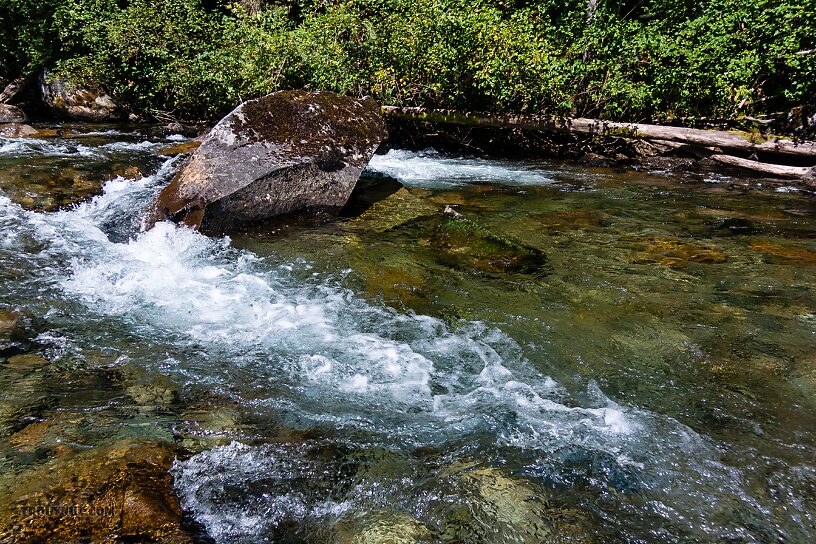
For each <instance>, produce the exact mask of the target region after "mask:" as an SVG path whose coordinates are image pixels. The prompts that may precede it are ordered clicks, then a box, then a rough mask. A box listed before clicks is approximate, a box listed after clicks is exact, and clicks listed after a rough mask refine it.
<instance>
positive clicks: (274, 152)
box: [150, 91, 386, 233]
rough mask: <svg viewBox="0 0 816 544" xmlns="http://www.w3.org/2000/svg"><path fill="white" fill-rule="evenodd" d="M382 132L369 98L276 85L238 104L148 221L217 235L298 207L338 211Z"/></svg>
mask: <svg viewBox="0 0 816 544" xmlns="http://www.w3.org/2000/svg"><path fill="white" fill-rule="evenodd" d="M385 136H386V130H385V124H384V123H383V120H382V119H381V118H380V114H379V108H378V107H377V105H376V104H375V103H374V101H373V100H370V99H362V100H360V99H354V98H350V97H345V96H340V95H337V94H334V93H328V92H318V93H310V92H306V91H281V92H277V93H272V94H270V95H267V96H264V97H261V98H258V99H256V100H250V101H248V102H244V103H243V104H241V105H240V106H238V107H237V108H236V109H235V110H233V111H232V112H231V113H230V114H229V115H227V116H226V117H224V118H223V119H222V120H221V121H220V122H219V123H218V124H217V125H216V126H215V127H213V129H212V130H211V131H210V133H209V134H208V135H207V136H206V137H205V138H204V140H203V142H202V143H201V146H200V147H199V148H198V149H197V150H196V151H195V152H194V153H193V155H192V157H191V158H190V161H189V162H188V163H187V165H186V166H184V168H183V169H182V170H181V171H180V172H179V174H178V175H177V176H176V178H175V179H174V180H173V181H172V182H171V183H170V185H169V186H168V187H166V188H165V189H164V190H163V191H162V192H161V194H160V195H159V197H158V199H157V201H156V203H155V205H154V209H153V212H152V214H151V219H150V221H151V222H154V223H155V222H156V221H161V220H164V219H169V220H172V221H175V222H183V223H184V224H186V225H188V226H190V227H194V228H198V229H201V230H202V231H203V232H207V233H220V232H223V231H224V230H229V229H231V228H233V227H235V226H238V225H241V224H245V223H250V222H253V221H260V220H263V219H269V218H271V217H275V216H279V215H284V214H289V213H294V212H299V211H303V210H309V209H324V210H325V209H329V210H338V211H339V210H340V209H341V208H342V207H343V206H344V205H345V204H346V202H347V200H348V198H349V195H350V194H351V192H352V189H354V185H355V183H356V182H357V179H358V178H359V177H360V174H361V173H362V171H363V168H365V167H366V165H367V164H368V161H369V160H370V159H371V156H372V155H373V154H374V151H375V150H376V148H377V146H379V144H380V142H381V141H382V140H383V139H384V138H385Z"/></svg>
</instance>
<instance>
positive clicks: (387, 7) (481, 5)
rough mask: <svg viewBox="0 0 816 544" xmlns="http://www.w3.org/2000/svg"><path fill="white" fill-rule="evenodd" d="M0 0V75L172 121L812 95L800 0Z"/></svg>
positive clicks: (813, 56)
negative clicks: (267, 112)
mask: <svg viewBox="0 0 816 544" xmlns="http://www.w3.org/2000/svg"><path fill="white" fill-rule="evenodd" d="M6 2H7V3H6V5H4V7H2V8H0V16H2V17H3V19H2V21H0V24H1V25H2V27H3V29H4V32H9V33H10V35H13V36H14V39H12V40H6V42H5V43H3V44H0V66H2V67H5V69H6V72H7V74H6V75H7V78H8V77H11V76H13V75H15V74H16V73H24V72H27V71H32V70H35V69H38V68H41V67H43V66H48V67H55V68H56V69H57V71H58V73H60V74H61V75H62V76H64V77H69V78H71V79H73V80H75V81H76V82H78V83H82V84H85V85H101V86H104V87H106V88H108V89H109V90H111V91H113V92H114V93H116V95H117V96H118V97H120V99H121V100H124V101H126V102H127V103H129V104H130V105H131V107H133V108H134V109H135V110H137V111H148V112H159V111H168V112H170V113H171V114H172V115H175V116H180V117H209V116H215V115H218V114H221V113H223V112H224V111H225V110H228V109H229V108H231V107H233V106H234V105H235V104H236V103H237V102H238V101H240V100H241V99H246V98H250V97H254V96H258V95H260V94H263V93H266V92H269V91H272V90H275V89H279V88H292V87H306V88H312V89H328V90H334V91H337V92H341V93H349V94H355V95H363V94H370V95H373V96H374V97H375V98H377V99H378V100H380V101H381V102H383V103H386V104H396V105H406V106H414V105H418V106H427V107H436V108H455V109H461V110H481V111H489V112H528V113H529V112H543V113H551V114H570V115H582V116H597V117H606V118H613V119H630V120H637V119H643V118H650V117H701V116H717V117H739V116H742V115H758V114H768V113H775V112H781V111H787V110H788V109H790V108H792V107H794V106H797V105H802V104H805V103H807V102H808V101H811V102H812V101H813V98H812V97H813V96H814V95H815V94H816V53H814V52H813V51H812V50H814V49H816V3H813V2H804V1H802V0H776V1H773V2H772V1H770V0H703V1H700V0H698V1H695V2H691V1H689V0H639V1H635V0H624V1H619V2H610V1H604V0H598V2H597V4H596V7H595V9H594V11H592V12H590V11H589V10H588V7H589V3H588V2H587V0H581V1H577V0H562V1H557V0H527V1H525V0H475V1H464V0H319V1H311V0H301V1H296V0H295V1H288V2H287V1H263V0H243V1H242V2H236V3H230V2H227V1H226V0H222V1H218V0H44V1H41V2H30V1H29V0H6ZM32 6H36V7H32Z"/></svg>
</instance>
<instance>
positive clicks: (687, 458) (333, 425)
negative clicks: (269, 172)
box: [0, 134, 816, 543]
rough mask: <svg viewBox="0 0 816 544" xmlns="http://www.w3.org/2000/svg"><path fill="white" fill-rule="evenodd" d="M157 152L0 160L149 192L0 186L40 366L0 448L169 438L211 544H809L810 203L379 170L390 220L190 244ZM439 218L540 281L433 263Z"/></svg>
mask: <svg viewBox="0 0 816 544" xmlns="http://www.w3.org/2000/svg"><path fill="white" fill-rule="evenodd" d="M108 136H109V138H110V139H113V140H116V138H118V137H120V135H116V134H111V135H108ZM154 142H155V143H141V142H139V141H136V142H129V143H127V142H126V145H123V144H120V143H118V142H117V141H113V142H111V141H106V140H105V139H101V140H100V141H98V142H96V145H95V146H89V147H88V148H87V149H85V146H84V145H83V146H76V145H74V146H73V147H72V146H71V145H72V144H71V142H62V141H46V142H44V143H35V144H30V143H28V142H24V147H22V148H19V149H17V151H13V150H12V151H9V161H16V162H15V164H16V163H17V162H19V161H20V160H22V159H21V157H25V156H28V154H32V156H36V157H38V159H39V160H42V161H58V160H60V161H61V160H63V159H64V158H66V157H67V158H69V159H70V158H71V157H74V158H76V160H79V157H85V156H96V157H100V163H104V162H105V161H106V160H109V159H110V154H111V153H113V154H116V153H122V154H124V155H126V156H128V157H130V159H129V160H141V161H142V162H143V163H146V164H153V165H154V166H153V171H154V172H155V174H153V175H150V176H147V177H143V178H140V179H137V180H125V179H123V178H114V179H113V180H112V181H110V182H108V183H107V184H106V185H105V187H104V194H102V195H101V196H97V197H96V198H94V199H93V200H91V201H88V202H86V203H83V204H80V205H78V206H76V207H74V208H71V209H68V210H63V211H57V212H53V213H48V214H43V213H37V212H34V211H26V210H25V209H24V208H22V207H20V205H18V204H17V203H15V202H12V200H10V199H9V198H8V197H2V196H0V229H1V232H2V238H1V239H0V264H2V266H3V272H2V275H1V276H0V281H1V282H2V283H1V284H0V305H2V307H3V308H4V309H14V310H16V311H22V312H25V313H27V314H29V315H31V316H32V320H33V322H34V325H33V327H34V328H35V329H36V333H37V336H36V338H35V340H34V341H33V342H32V345H31V346H29V349H32V350H34V351H36V352H38V353H40V354H42V355H44V356H45V358H46V359H47V360H48V361H49V363H50V364H49V365H48V366H47V367H45V368H44V369H38V370H37V371H36V372H33V373H28V374H20V373H17V374H15V373H11V372H9V373H7V374H6V376H4V380H5V383H4V384H3V385H4V387H5V389H6V391H7V392H8V395H9V396H8V398H9V399H11V400H10V401H9V402H11V403H12V405H13V407H14V410H7V411H5V412H3V414H0V415H4V417H5V419H4V420H3V421H2V423H3V429H4V437H5V436H13V433H14V432H15V431H18V430H20V429H21V428H23V427H24V426H25V424H26V422H28V421H32V420H37V419H45V420H49V419H55V420H59V418H60V417H64V414H65V413H70V414H74V415H76V416H77V417H78V418H79V419H80V420H81V421H83V422H84V423H83V425H79V426H78V427H76V428H74V427H70V426H69V428H68V429H67V430H65V431H64V434H65V435H66V436H65V437H62V438H63V439H66V438H67V439H70V442H71V443H72V444H74V445H76V446H77V447H83V448H87V447H93V446H94V444H98V443H102V442H104V441H105V440H110V439H114V438H117V437H122V436H135V437H138V438H143V439H154V440H155V439H161V440H170V441H175V442H176V443H178V444H179V447H180V448H181V449H180V457H179V461H177V463H176V465H175V467H174V469H173V473H174V476H175V478H176V487H177V490H178V493H179V495H180V497H181V498H182V504H183V505H184V507H185V508H186V510H187V511H188V513H189V514H190V515H191V516H192V517H194V518H195V519H196V520H198V521H199V522H200V523H201V524H202V525H203V526H204V528H205V529H206V530H207V532H208V533H209V534H210V535H211V536H212V537H213V538H214V539H215V540H216V541H219V542H259V541H279V540H284V539H290V540H289V541H291V540H292V539H294V540H295V541H304V542H327V541H342V542H352V541H354V540H353V538H357V537H360V538H362V537H361V536H360V535H363V536H365V535H373V534H378V533H377V531H378V530H379V529H377V528H378V527H390V529H388V530H391V531H394V530H397V529H398V530H399V531H401V533H400V534H402V535H403V536H404V537H405V535H410V537H411V538H410V539H408V540H406V541H408V542H415V541H446V542H491V543H492V542H541V541H569V540H568V538H572V539H573V540H572V541H620V542H625V541H632V542H637V541H646V542H666V541H678V542H681V541H682V542H685V541H702V542H721V541H735V542H769V541H774V540H785V541H789V542H810V541H811V540H812V537H813V534H814V531H816V529H815V528H814V515H815V514H816V472H814V467H813V464H812V459H813V458H814V456H813V453H814V445H815V444H814V439H813V434H812V433H813V430H814V423H816V417H814V412H813V408H814V406H813V391H814V386H816V376H815V375H814V365H816V363H815V362H814V359H813V353H814V350H813V347H814V334H815V330H814V329H816V318H814V312H815V311H816V302H814V301H816V297H815V296H814V285H816V275H814V266H813V265H814V262H816V259H814V255H816V251H814V244H813V240H814V233H816V221H814V220H815V219H816V213H814V212H815V210H814V206H813V200H812V195H810V194H807V193H791V192H778V191H776V187H768V188H766V187H763V186H761V185H758V184H757V183H756V182H746V181H742V180H732V179H726V178H718V179H717V183H706V181H711V180H710V179H709V180H704V179H703V177H700V178H699V179H696V178H694V177H687V178H684V179H670V178H666V177H660V176H655V175H650V174H647V173H623V174H622V173H615V172H612V171H610V170H602V169H596V170H587V169H577V168H575V167H569V166H564V165H558V164H546V163H543V164H541V163H539V164H537V163H501V162H487V161H475V160H470V159H453V158H445V157H441V156H438V155H436V154H434V153H431V152H427V153H422V154H413V153H408V152H391V153H389V154H388V155H386V156H384V157H377V158H375V160H374V161H373V162H372V166H371V168H372V170H376V171H379V172H382V173H387V174H389V175H392V176H395V177H398V178H400V179H401V180H402V181H403V183H404V184H405V185H406V186H407V187H409V189H410V191H409V196H410V198H408V197H406V200H404V201H402V202H401V203H400V204H399V206H398V207H397V208H398V209H399V210H401V211H402V212H404V211H405V209H406V208H408V209H416V211H417V212H416V213H415V214H413V215H412V216H410V220H404V221H398V222H396V224H394V222H393V221H390V222H387V223H388V224H387V226H388V227H389V228H383V225H382V224H381V222H380V219H378V218H376V217H375V218H373V219H372V218H370V217H369V218H368V219H367V216H366V215H365V214H364V215H363V216H362V217H360V218H352V219H348V220H341V221H331V222H323V223H318V224H314V223H313V224H308V225H295V226H290V227H286V228H283V229H281V228H280V227H279V226H276V227H275V228H274V229H271V228H270V229H267V228H264V227H258V228H253V229H250V230H248V231H247V232H244V233H239V234H236V235H234V236H233V238H232V239H226V238H224V239H210V238H206V237H203V236H201V235H199V234H197V233H195V232H192V231H189V230H186V229H179V228H176V227H175V226H172V225H169V224H160V225H159V226H158V227H156V228H154V229H153V230H151V231H149V232H146V233H144V232H141V217H142V211H143V209H144V207H145V206H146V205H147V203H148V202H149V201H150V199H151V197H152V196H153V195H154V194H155V192H156V191H157V190H158V189H159V188H160V187H161V186H162V185H163V184H164V183H166V181H167V180H168V179H169V177H170V176H171V175H172V173H173V172H174V169H175V162H174V161H172V160H166V161H162V160H158V159H154V158H153V155H152V153H153V151H154V150H155V148H156V147H157V146H158V145H159V144H160V143H161V142H160V141H157V140H154ZM17 143H19V142H11V143H8V142H7V143H3V144H2V146H3V147H2V149H6V147H7V146H10V145H13V144H17ZM25 146H27V147H25ZM32 146H35V147H36V146H40V147H39V148H38V150H32ZM134 154H135V158H134ZM103 156H104V158H101V157H103ZM151 161H155V162H153V163H151ZM2 176H3V172H2V171H0V177H2ZM444 205H454V206H456V208H457V210H459V211H460V212H461V213H463V214H465V215H466V216H467V217H469V218H471V219H474V220H477V221H479V222H480V224H482V225H483V226H485V227H486V228H488V229H491V230H493V231H495V232H496V233H498V234H500V235H501V236H509V237H513V238H515V239H516V240H519V241H522V242H523V243H525V244H528V245H530V246H533V247H536V248H538V249H540V250H542V251H544V253H545V254H546V256H547V258H548V260H549V263H548V267H547V273H546V274H536V275H529V274H521V273H510V272H508V273H486V272H484V271H481V270H479V269H476V268H473V267H472V266H470V265H469V263H468V262H467V261H461V262H459V263H458V264H457V262H455V261H454V262H452V261H451V259H450V258H445V259H440V256H439V250H438V249H436V248H435V247H434V245H433V243H432V240H433V236H434V229H435V227H434V224H433V220H434V218H435V217H436V216H437V215H438V213H439V212H440V210H441V208H442V207H443V206H444ZM397 208H395V209H390V210H389V209H387V208H386V213H385V216H386V217H389V218H390V217H393V216H395V215H396V209H397ZM429 240H430V241H429ZM89 376H90V377H91V378H89ZM100 383H104V384H105V386H100V385H99V384H100ZM168 390H170V391H174V392H175V395H176V396H174V395H173V394H170V395H169V396H168V395H166V394H165V393H164V392H165V391H168ZM15 395H17V396H19V397H23V396H25V397H26V399H27V400H23V399H18V398H17V396H15ZM32 395H33V397H32ZM146 396H147V397H149V400H148V401H147V402H144V401H143V399H144V398H145V397H146ZM32 398H34V399H37V400H36V402H33V401H32V400H31V399H32ZM167 399H169V400H167ZM15 403H16V404H15ZM9 413H10V414H11V415H7V414H9ZM60 414H62V416H61V415H60ZM90 428H93V430H90ZM4 440H6V438H4ZM4 444H5V442H4ZM4 447H6V448H7V449H6V450H5V454H4V458H3V462H2V464H1V465H0V470H4V471H6V472H9V473H14V472H15V471H20V470H23V469H24V467H25V466H26V465H28V464H32V463H33V464H36V463H37V462H41V461H39V460H38V459H37V458H36V457H35V458H32V457H31V456H21V455H18V454H16V453H14V451H13V448H12V447H9V446H8V445H6V446H4ZM395 527H396V528H397V529H394V528H395ZM383 530H385V529H383ZM344 535H346V536H344ZM349 535H351V536H349ZM355 535H356V536H355ZM344 538H345V540H343V539H344ZM371 538H373V537H371ZM392 538H395V537H393V535H392ZM405 538H408V537H405ZM559 538H560V539H561V540H559ZM386 541H387V540H386Z"/></svg>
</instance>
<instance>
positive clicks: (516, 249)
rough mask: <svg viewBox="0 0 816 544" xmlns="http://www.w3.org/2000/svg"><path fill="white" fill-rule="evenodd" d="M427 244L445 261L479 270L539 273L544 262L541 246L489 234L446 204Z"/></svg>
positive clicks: (545, 261) (544, 264) (544, 257)
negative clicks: (434, 231)
mask: <svg viewBox="0 0 816 544" xmlns="http://www.w3.org/2000/svg"><path fill="white" fill-rule="evenodd" d="M431 245H432V246H433V247H434V248H435V249H437V250H439V251H440V252H441V255H442V260H443V261H445V262H447V263H448V264H451V265H454V266H455V265H462V264H464V265H466V266H470V267H473V268H476V269H478V270H481V271H483V272H521V273H540V272H542V271H543V269H544V267H545V266H546V263H547V258H546V256H545V255H544V253H543V252H542V251H541V250H539V249H536V248H534V247H530V246H527V245H524V244H522V243H520V242H517V241H515V240H511V239H509V238H505V237H502V236H498V235H496V234H493V233H492V232H490V231H488V230H487V229H486V228H484V227H483V226H481V225H479V224H478V223H476V222H474V221H471V220H470V219H467V218H466V217H464V216H463V215H462V214H460V213H459V212H457V211H455V210H454V209H453V208H451V207H450V206H448V207H447V208H445V211H444V213H443V217H442V222H441V224H440V225H439V226H438V228H437V229H436V233H435V235H434V237H433V240H432V241H431Z"/></svg>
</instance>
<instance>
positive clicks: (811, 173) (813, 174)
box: [709, 154, 816, 186]
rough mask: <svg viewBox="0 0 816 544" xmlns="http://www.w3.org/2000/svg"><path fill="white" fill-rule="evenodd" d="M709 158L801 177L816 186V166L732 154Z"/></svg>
mask: <svg viewBox="0 0 816 544" xmlns="http://www.w3.org/2000/svg"><path fill="white" fill-rule="evenodd" d="M709 159H711V160H713V161H716V162H718V163H720V164H725V165H728V166H736V167H738V168H744V169H746V170H751V171H753V172H758V173H760V174H767V175H770V176H775V177H780V178H791V179H801V180H803V181H804V182H805V183H806V184H807V185H811V186H816V167H809V166H787V165H782V164H769V163H765V162H759V161H752V160H749V159H742V158H740V157H734V156H731V155H719V154H715V155H711V156H709Z"/></svg>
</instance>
